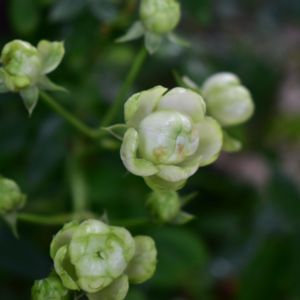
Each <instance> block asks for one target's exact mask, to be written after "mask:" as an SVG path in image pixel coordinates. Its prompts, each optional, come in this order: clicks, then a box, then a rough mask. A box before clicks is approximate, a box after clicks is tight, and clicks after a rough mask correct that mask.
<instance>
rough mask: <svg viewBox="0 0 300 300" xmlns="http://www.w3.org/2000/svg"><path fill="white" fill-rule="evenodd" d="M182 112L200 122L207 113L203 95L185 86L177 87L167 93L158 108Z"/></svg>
mask: <svg viewBox="0 0 300 300" xmlns="http://www.w3.org/2000/svg"><path fill="white" fill-rule="evenodd" d="M166 109H167V110H174V111H177V112H181V113H183V114H185V115H187V116H189V117H191V118H192V119H193V121H194V122H199V121H200V120H202V119H203V117H204V115H205V110H206V105H205V102H204V100H203V99H202V97H201V96H200V95H199V94H197V93H195V92H193V91H191V90H188V89H185V88H180V87H176V88H174V89H172V90H170V91H169V92H168V93H166V94H165V95H164V96H163V97H162V98H161V100H160V101H159V103H158V105H157V110H166Z"/></svg>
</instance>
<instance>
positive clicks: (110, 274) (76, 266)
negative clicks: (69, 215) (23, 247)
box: [32, 220, 157, 300]
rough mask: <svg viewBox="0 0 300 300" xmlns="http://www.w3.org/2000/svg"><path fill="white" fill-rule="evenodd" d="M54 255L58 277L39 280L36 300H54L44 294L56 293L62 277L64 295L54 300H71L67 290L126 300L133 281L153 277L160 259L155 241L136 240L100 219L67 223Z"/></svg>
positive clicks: (52, 251)
mask: <svg viewBox="0 0 300 300" xmlns="http://www.w3.org/2000/svg"><path fill="white" fill-rule="evenodd" d="M50 255H51V258H52V259H53V261H54V270H55V274H56V275H55V276H56V277H55V279H52V277H50V279H49V278H48V279H46V281H45V280H43V281H37V282H36V283H35V285H34V287H33V290H32V294H33V299H37V300H39V299H50V298H47V297H45V295H44V294H45V292H47V291H48V294H49V295H50V294H51V293H54V292H53V291H52V290H53V286H56V285H57V286H58V283H57V278H59V280H60V282H61V285H60V288H59V289H58V290H59V292H60V294H61V296H60V298H53V299H68V298H67V297H68V293H64V292H65V291H69V292H71V291H81V292H83V293H85V294H86V296H87V297H88V299H89V300H98V299H99V300H100V299H110V300H122V299H124V298H125V297H126V294H127V292H128V288H129V282H131V283H134V284H139V283H142V282H144V281H146V280H148V279H149V278H150V277H152V275H153V274H154V271H155V269H156V260H157V258H156V256H157V251H156V247H155V243H154V241H153V239H151V238H150V237H148V236H136V237H132V236H131V234H130V233H129V232H128V231H127V230H126V229H124V228H121V227H115V226H109V225H107V224H105V223H103V222H101V221H98V220H87V221H84V222H82V223H78V222H71V223H67V224H66V225H65V226H64V227H63V228H62V229H61V230H60V231H59V232H58V233H57V234H56V235H55V236H54V238H53V240H52V243H51V246H50ZM52 276H53V275H52ZM49 280H50V281H49ZM34 297H35V298H34ZM43 297H44V298H43ZM51 299H52V298H51Z"/></svg>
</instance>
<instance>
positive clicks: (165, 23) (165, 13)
mask: <svg viewBox="0 0 300 300" xmlns="http://www.w3.org/2000/svg"><path fill="white" fill-rule="evenodd" d="M139 15H140V20H139V21H136V22H135V23H134V24H133V25H132V26H131V27H130V28H129V30H128V31H127V33H126V34H125V35H124V36H123V37H121V38H119V39H118V40H117V41H118V42H127V41H131V40H135V39H137V38H140V37H142V36H144V37H145V47H146V49H147V50H148V52H149V53H150V54H153V53H154V52H155V51H156V50H158V48H159V47H160V45H161V43H162V41H163V40H164V38H165V37H166V38H168V39H169V41H171V42H173V43H177V44H181V45H184V44H186V42H184V41H182V40H180V39H179V38H178V37H177V36H176V35H175V34H174V33H173V30H174V29H175V28H176V26H177V25H178V23H179V21H180V17H181V9H180V4H179V2H178V1H177V0H141V4H140V11H139Z"/></svg>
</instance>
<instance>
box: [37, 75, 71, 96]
mask: <svg viewBox="0 0 300 300" xmlns="http://www.w3.org/2000/svg"><path fill="white" fill-rule="evenodd" d="M38 87H39V88H40V89H41V90H45V91H53V92H64V93H69V91H68V90H67V89H66V88H64V87H63V86H60V85H58V84H56V83H54V82H53V81H51V80H50V79H49V78H48V77H47V76H43V77H41V78H40V80H39V82H38Z"/></svg>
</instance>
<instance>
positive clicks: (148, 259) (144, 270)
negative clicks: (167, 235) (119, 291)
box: [126, 236, 157, 284]
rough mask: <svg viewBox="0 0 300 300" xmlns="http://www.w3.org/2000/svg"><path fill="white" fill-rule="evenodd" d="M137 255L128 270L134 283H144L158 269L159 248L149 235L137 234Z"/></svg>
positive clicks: (127, 272)
mask: <svg viewBox="0 0 300 300" xmlns="http://www.w3.org/2000/svg"><path fill="white" fill-rule="evenodd" d="M134 241H135V249H136V250H135V255H134V257H133V259H132V261H131V262H130V263H129V266H128V268H127V270H126V274H127V275H128V277H129V280H130V282H132V283H135V284H137V283H142V282H145V281H146V280H148V279H149V278H151V277H152V276H153V274H154V272H155V269H156V263H157V250H156V247H155V242H154V241H153V239H152V238H150V237H148V236H136V237H135V238H134Z"/></svg>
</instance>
